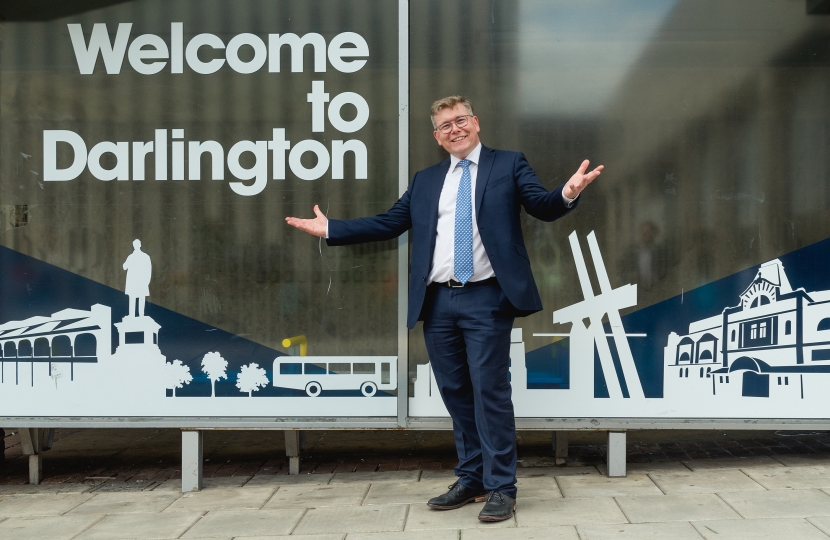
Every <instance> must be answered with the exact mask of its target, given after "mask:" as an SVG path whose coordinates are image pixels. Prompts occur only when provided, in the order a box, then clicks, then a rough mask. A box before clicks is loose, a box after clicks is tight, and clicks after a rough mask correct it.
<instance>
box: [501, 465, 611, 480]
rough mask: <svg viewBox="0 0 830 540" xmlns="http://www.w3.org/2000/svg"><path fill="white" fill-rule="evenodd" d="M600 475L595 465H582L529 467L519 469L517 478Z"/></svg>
mask: <svg viewBox="0 0 830 540" xmlns="http://www.w3.org/2000/svg"><path fill="white" fill-rule="evenodd" d="M589 475H596V476H600V472H599V470H597V468H596V467H594V466H593V465H580V466H575V467H567V466H565V467H528V468H522V469H518V470H517V471H516V478H528V477H533V476H557V477H558V476H589Z"/></svg>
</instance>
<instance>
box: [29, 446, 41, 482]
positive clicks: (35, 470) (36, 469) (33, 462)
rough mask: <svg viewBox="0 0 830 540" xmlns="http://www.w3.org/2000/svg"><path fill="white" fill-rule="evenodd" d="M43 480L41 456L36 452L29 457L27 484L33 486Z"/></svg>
mask: <svg viewBox="0 0 830 540" xmlns="http://www.w3.org/2000/svg"><path fill="white" fill-rule="evenodd" d="M41 480H43V454H41V453H40V452H38V453H37V454H32V455H31V456H29V483H30V484H32V485H33V486H36V485H38V484H40V482H41Z"/></svg>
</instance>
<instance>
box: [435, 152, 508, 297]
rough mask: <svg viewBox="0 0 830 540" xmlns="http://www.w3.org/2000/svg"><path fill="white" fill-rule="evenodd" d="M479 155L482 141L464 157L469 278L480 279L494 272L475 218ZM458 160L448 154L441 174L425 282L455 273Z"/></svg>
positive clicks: (439, 279) (447, 278)
mask: <svg viewBox="0 0 830 540" xmlns="http://www.w3.org/2000/svg"><path fill="white" fill-rule="evenodd" d="M479 156H481V143H479V144H478V146H476V147H475V148H473V151H472V152H470V154H469V155H468V156H467V157H466V158H465V159H467V160H469V162H470V197H471V199H472V200H471V201H470V204H471V205H472V209H473V277H471V278H470V281H481V280H482V279H487V278H491V277H493V276H495V275H496V273H495V272H493V267H492V266H490V258H489V257H487V252H486V251H484V245H482V243H481V236H479V233H478V222H477V221H476V207H475V202H474V201H475V192H476V178H477V177H478V161H479ZM459 161H461V160H460V159H459V158H457V157H455V156H450V170H449V172H447V176H446V177H444V187H443V188H442V189H441V197H440V198H439V199H438V228H437V230H436V233H435V251H434V252H433V253H432V268H431V269H430V271H429V277H428V278H427V284H429V283H432V282H434V281H437V282H439V283H440V282H443V281H449V280H451V279H456V277H455V203H456V200H457V197H458V184H459V183H460V182H461V174H462V172H463V169H462V168H461V167H459V166H458V162H459Z"/></svg>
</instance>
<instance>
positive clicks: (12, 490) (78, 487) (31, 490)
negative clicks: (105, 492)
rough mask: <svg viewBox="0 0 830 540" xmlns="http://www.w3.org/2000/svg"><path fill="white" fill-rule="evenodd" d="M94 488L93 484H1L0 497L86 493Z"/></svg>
mask: <svg viewBox="0 0 830 540" xmlns="http://www.w3.org/2000/svg"><path fill="white" fill-rule="evenodd" d="M94 487H95V486H94V485H93V484H40V485H37V486H33V485H31V484H2V485H0V496H3V495H42V494H44V493H53V494H55V495H57V494H60V493H86V492H87V491H89V490H91V489H92V488H94Z"/></svg>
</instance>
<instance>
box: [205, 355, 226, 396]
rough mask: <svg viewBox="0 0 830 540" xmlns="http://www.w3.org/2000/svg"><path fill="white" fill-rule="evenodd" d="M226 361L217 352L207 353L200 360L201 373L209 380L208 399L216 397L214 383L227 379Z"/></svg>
mask: <svg viewBox="0 0 830 540" xmlns="http://www.w3.org/2000/svg"><path fill="white" fill-rule="evenodd" d="M227 370H228V361H227V360H225V359H224V358H222V355H221V354H219V353H218V352H209V353H207V354H206V355H205V357H204V358H202V371H204V372H205V373H206V374H207V376H208V379H210V397H215V396H216V381H218V380H219V379H227V378H228V371H227Z"/></svg>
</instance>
